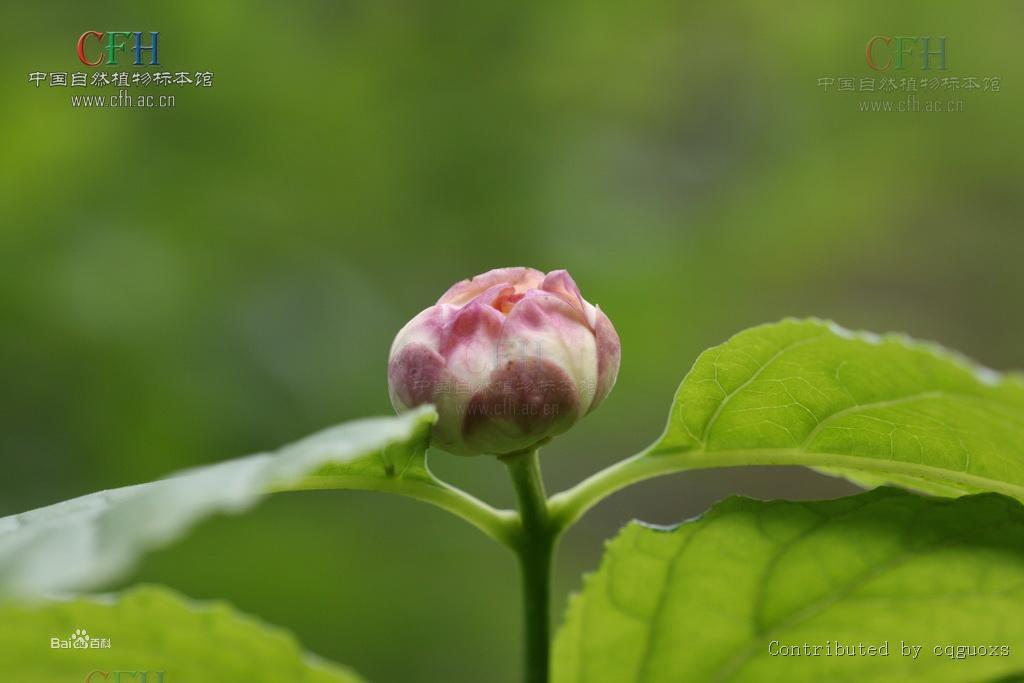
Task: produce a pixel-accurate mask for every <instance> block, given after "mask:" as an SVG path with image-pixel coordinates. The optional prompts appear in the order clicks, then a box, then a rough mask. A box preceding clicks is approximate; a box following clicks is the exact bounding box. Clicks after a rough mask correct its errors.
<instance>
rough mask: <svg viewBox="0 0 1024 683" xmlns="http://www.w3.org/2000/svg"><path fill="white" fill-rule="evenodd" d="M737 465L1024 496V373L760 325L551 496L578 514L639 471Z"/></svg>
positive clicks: (906, 342)
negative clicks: (595, 467)
mask: <svg viewBox="0 0 1024 683" xmlns="http://www.w3.org/2000/svg"><path fill="white" fill-rule="evenodd" d="M735 465H804V466H808V467H812V468H816V469H819V470H821V471H825V472H828V473H830V474H839V475H842V476H846V477H848V478H850V479H852V480H854V481H856V482H858V483H861V484H865V485H868V486H876V485H879V484H897V485H900V486H904V487H908V488H912V489H915V490H918V491H922V492H926V493H933V494H941V495H961V494H964V493H978V492H983V491H994V492H997V493H1003V494H1006V495H1009V496H1013V497H1016V498H1019V499H1024V378H1022V377H1021V376H1020V375H1001V374H999V373H996V372H994V371H992V370H989V369H987V368H982V367H979V366H977V365H975V364H973V363H971V362H970V361H968V360H966V359H965V358H963V357H962V356H959V355H957V354H955V353H953V352H951V351H947V350H944V349H942V348H940V347H938V346H936V345H934V344H927V343H922V342H916V341H913V340H910V339H908V338H906V337H904V336H900V335H888V336H881V337H880V336H877V335H872V334H869V333H863V332H860V333H854V332H850V331H848V330H844V329H843V328H841V327H839V326H837V325H835V324H833V323H827V322H823V321H820V320H785V321H782V322H780V323H776V324H772V325H762V326H760V327H755V328H752V329H749V330H746V331H744V332H741V333H739V334H737V335H736V336H734V337H733V338H732V339H730V340H728V341H727V342H725V343H724V344H721V345H719V346H715V347H712V348H710V349H708V350H707V351H705V352H704V353H702V354H701V355H700V357H699V358H698V359H697V361H696V363H695V364H694V366H693V368H692V369H691V370H690V372H689V373H688V374H687V375H686V378H685V379H684V380H683V383H682V384H681V385H680V387H679V390H678V391H677V392H676V397H675V401H674V403H673V406H672V411H671V414H670V417H669V421H668V426H667V427H666V430H665V433H664V434H663V435H662V436H661V438H660V439H659V440H658V441H656V442H655V443H654V444H653V445H652V446H651V447H650V448H648V449H647V450H646V451H644V452H643V453H640V454H638V455H637V456H634V457H633V458H631V459H629V460H626V461H624V462H622V463H620V464H619V465H617V466H616V467H614V468H611V469H610V470H608V471H605V472H602V473H599V474H598V475H595V476H594V477H592V478H591V479H590V480H588V481H586V482H583V483H582V484H580V485H578V486H577V487H576V488H575V489H571V490H569V491H567V492H564V493H562V494H559V495H558V496H556V497H555V499H554V502H553V505H554V507H555V509H556V510H557V511H558V514H561V515H563V516H564V517H566V518H568V519H569V520H570V521H571V520H572V519H575V518H576V517H578V516H579V515H580V514H582V512H583V511H584V510H586V508H588V507H589V506H591V505H593V504H594V503H596V502H597V501H598V500H600V499H601V498H603V497H604V496H606V495H608V494H609V493H610V492H612V491H614V490H616V489H618V488H621V487H622V486H624V485H625V484H627V483H629V482H631V481H637V480H640V479H645V478H649V477H652V476H657V475H660V474H665V473H668V472H677V471H682V470H688V469H695V468H706V467H730V466H735Z"/></svg>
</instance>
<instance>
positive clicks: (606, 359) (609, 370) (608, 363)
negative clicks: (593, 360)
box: [587, 307, 622, 413]
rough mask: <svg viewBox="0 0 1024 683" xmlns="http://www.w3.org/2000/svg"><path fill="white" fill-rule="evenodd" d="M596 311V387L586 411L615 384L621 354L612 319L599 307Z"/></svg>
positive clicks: (594, 406) (593, 406) (595, 404)
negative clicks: (592, 399)
mask: <svg viewBox="0 0 1024 683" xmlns="http://www.w3.org/2000/svg"><path fill="white" fill-rule="evenodd" d="M595 308H596V311H597V325H596V327H595V329H594V336H595V337H596V338H597V387H596V388H595V391H594V402H593V403H592V404H591V405H590V409H589V410H588V411H587V412H588V413H589V412H591V411H592V410H594V408H596V407H597V406H598V404H599V403H601V401H603V400H604V398H605V396H607V395H608V392H610V391H611V390H612V387H613V386H615V380H616V378H617V377H618V376H619V361H620V359H621V356H622V344H621V342H620V341H619V335H618V333H617V332H616V331H615V327H614V326H613V325H612V321H611V320H609V318H608V316H607V315H605V314H604V311H602V310H601V309H600V308H597V307H595Z"/></svg>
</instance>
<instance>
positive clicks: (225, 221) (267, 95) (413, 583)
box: [0, 0, 1024, 683]
mask: <svg viewBox="0 0 1024 683" xmlns="http://www.w3.org/2000/svg"><path fill="white" fill-rule="evenodd" d="M0 18H2V19H3V25H4V26H5V27H7V28H8V30H7V32H6V33H7V36H8V37H7V38H6V45H5V50H4V57H3V63H4V66H5V68H4V70H3V76H4V77H3V80H2V82H0V95H2V98H3V104H2V105H0V150H2V157H0V220H2V226H3V227H2V230H0V253H2V255H3V267H2V268H0V315H2V320H3V325H4V334H3V335H2V336H0V372H2V376H3V382H2V383H0V420H2V422H0V453H2V458H3V474H2V476H0V514H8V513H13V512H17V511H21V510H23V509H28V508H31V507H36V506H40V505H44V504H46V503H50V502H53V501H57V500H60V499H64V498H67V497H71V496H75V495H79V494H83V493H87V492H90V491H93V490H97V489H101V488H108V487H114V486H120V485H124V484H130V483H135V482H140V481H144V480H148V479H152V478H155V477H158V476H161V475H163V474H165V473H168V472H170V471H173V470H176V469H179V468H183V467H187V466H191V465H196V464H200V463H208V462H214V461H217V460H221V459H225V458H230V457H234V456H238V455H242V454H246V453H250V452H255V451H260V450H266V449H270V448H273V447H275V446H277V445H280V444H283V443H285V442H288V441H290V440H292V439H295V438H297V437H300V436H303V435H305V434H307V433H308V432H311V431H314V430H317V429H320V428H322V427H325V426H327V425H330V424H332V423H335V422H339V421H343V420H347V419H350V418H355V417H358V416H364V415H370V414H386V413H389V412H390V411H391V408H390V405H389V403H388V399H387V392H386V387H385V363H386V358H387V352H388V347H389V344H390V342H391V339H392V337H393V335H394V333H395V332H396V331H397V330H398V328H399V327H400V326H401V325H402V324H403V323H404V322H405V321H406V320H407V319H408V318H410V317H411V316H413V315H414V314H415V313H417V312H418V311H419V310H420V309H422V308H424V307H426V306H427V305H429V304H430V303H432V302H433V301H434V299H436V297H437V296H438V295H439V294H440V293H441V292H442V291H444V289H445V288H446V287H448V286H449V285H450V284H451V283H452V282H454V281H455V280H458V279H461V278H464V277H467V276H470V275H473V274H475V273H478V272H482V271H485V270H488V269H490V268H492V267H496V266H504V265H531V266H534V267H537V268H541V269H544V270H550V269H553V268H562V267H564V268H568V269H569V270H570V272H571V273H572V274H573V275H574V276H575V278H576V280H577V282H578V283H579V284H580V286H581V288H582V289H583V292H584V294H585V296H586V297H587V298H588V299H589V300H590V301H592V302H596V303H599V304H600V305H601V306H602V308H603V309H604V310H605V311H607V312H608V314H609V315H610V317H611V318H612V320H613V321H614V323H615V324H616V326H617V328H618V331H619V333H620V335H621V338H622V343H623V362H622V371H621V374H620V377H619V382H618V386H617V388H616V389H615V391H614V392H613V393H612V394H611V396H610V398H609V399H608V400H607V401H606V402H605V404H604V405H603V406H602V408H601V410H600V411H599V412H598V413H597V414H596V416H595V417H591V418H590V419H588V420H586V421H584V422H583V423H582V424H580V425H579V426H578V427H577V428H576V429H575V430H574V431H573V432H571V433H570V434H568V435H566V436H564V437H563V438H560V439H558V440H557V442H556V443H554V444H552V445H551V446H550V447H548V449H547V451H546V453H545V456H544V466H545V469H546V475H547V478H548V484H549V488H550V489H553V490H557V489H561V488H564V487H566V486H568V485H569V484H571V483H573V482H574V481H576V480H577V479H579V478H580V477H582V476H583V475H585V474H587V473H589V472H591V471H594V470H596V469H597V468H599V467H601V466H603V465H605V464H608V463H610V462H612V461H614V460H616V459H618V458H620V457H623V456H625V455H628V454H631V453H633V452H635V451H636V450H638V449H640V448H641V447H643V446H644V445H646V444H647V443H649V442H650V441H651V440H652V439H653V438H654V437H655V436H657V434H658V433H659V431H660V430H661V428H662V425H663V423H664V419H665V415H666V413H667V410H668V405H669V401H670V399H671V396H672V393H673V391H674V389H675V387H676V385H677V384H678V382H679V381H680V379H681V378H682V376H683V374H684V373H685V372H686V370H687V369H688V367H689V365H690V364H691V362H692V361H693V359H694V358H695V357H696V355H697V354H698V353H699V351H701V350H702V349H704V348H706V347H707V346H709V345H711V344H714V343H717V342H719V341H721V340H723V339H724V338H726V337H728V336H729V335H731V334H732V333H734V332H736V331H738V330H740V329H742V328H744V327H747V326H750V325H753V324H756V323H760V322H766V321H772V320H776V319H778V318H780V317H783V316H787V315H796V316H805V315H818V316H823V317H829V318H833V319H835V320H837V321H838V322H840V323H842V324H844V325H847V326H851V327H859V328H867V329H871V330H875V331H887V330H899V331H906V332H909V333H911V334H913V335H915V336H918V337H923V338H928V339H935V340H939V341H941V342H943V343H945V344H947V345H949V346H952V347H954V348H957V349H960V350H962V351H964V352H966V353H968V354H969V355H971V356H974V357H975V358H977V359H979V360H981V361H983V362H985V363H986V364H988V365H991V366H993V367H996V368H1009V367H1013V366H1020V365H1022V364H1024V360H1022V352H1021V340H1022V338H1024V316H1022V315H1021V314H1020V307H1021V304H1020V301H1021V297H1022V295H1024V277H1022V275H1021V271H1020V268H1021V263H1022V259H1021V257H1022V255H1024V231H1022V225H1024V197H1022V192H1021V183H1022V178H1024V133H1022V126H1021V120H1022V115H1024V95H1022V91H1021V88H1020V82H1021V76H1024V62H1022V61H1021V59H1020V54H1021V53H1020V45H1019V32H1020V28H1019V27H1020V26H1021V23H1022V20H1024V6H1022V5H1021V4H1020V3H1016V2H997V3H989V4H986V5H985V6H984V9H982V7H981V6H979V5H977V4H964V5H957V6H953V5H952V4H951V3H950V4H949V6H945V7H939V6H937V3H926V2H906V3H899V4H898V5H897V4H893V3H891V2H881V1H877V0H876V1H872V2H867V3H858V4H857V5H856V6H854V5H852V4H851V5H849V6H846V7H838V6H824V5H822V4H819V3H810V2H805V3H799V4H798V5H787V6H786V11H782V10H781V6H777V5H771V4H768V3H758V2H749V1H743V2H734V3H720V4H718V5H714V6H711V5H708V4H706V3H680V2H669V1H666V0H641V1H640V2H632V3H615V2H603V1H599V2H594V1H589V2H576V1H571V2H561V3H530V2H528V3H521V2H520V3H512V2H493V3H468V2H467V3H457V2H447V1H444V0H442V1H438V2H431V3H416V2H393V1H377V2H311V1H309V0H299V1H297V2H292V3H287V4H285V3H271V2H265V1H264V2H245V3H241V2H227V3H206V2H196V1H189V2H178V3H167V4H164V5H163V6H161V7H142V6H141V5H140V4H139V3H128V2H112V1H109V0H102V1H96V2H91V3H80V2H70V1H68V2H45V3H44V2H38V3H17V4H15V3H6V4H5V5H4V7H3V9H0ZM86 30H99V31H105V30H131V31H134V30H140V31H151V30H153V31H160V57H161V61H162V62H163V64H164V66H165V68H166V69H167V70H169V71H176V70H191V71H195V70H209V71H213V72H214V73H215V80H214V86H213V87H212V88H210V89H205V90H198V89H192V90H189V89H186V90H183V91H175V92H176V94H178V95H179V96H178V101H177V106H176V108H174V109H162V110H160V109H152V110H137V109H136V110H110V109H105V110H83V109H73V108H72V107H71V106H70V103H69V92H68V91H67V90H61V89H56V88H54V89H50V88H47V87H45V86H44V87H42V88H39V89H37V88H34V87H32V86H31V85H30V84H29V83H28V81H27V75H28V73H29V72H32V71H44V72H49V71H76V70H84V69H82V67H81V66H80V65H79V64H78V62H77V60H76V58H75V53H74V45H75V41H76V40H77V37H78V36H79V35H80V34H81V33H82V32H83V31H86ZM876 34H882V35H918V36H947V38H948V43H947V60H948V66H949V71H948V75H955V76H959V77H965V76H977V77H984V76H999V77H1001V79H1002V90H1001V92H997V93H992V92H987V93H985V92H970V93H966V94H962V95H958V96H957V97H962V98H963V99H964V100H965V111H963V112H959V113H925V112H920V113H895V112H890V113H864V112H860V111H858V110H857V109H858V107H857V102H858V100H859V99H861V97H860V96H859V95H858V94H856V93H831V92H830V93H823V92H822V90H821V89H820V88H819V87H818V86H817V80H818V78H819V77H825V76H833V77H838V76H855V77H858V78H859V77H862V76H879V74H875V73H873V72H871V71H870V70H869V69H868V67H867V65H866V64H865V61H864V46H865V43H866V42H867V40H868V39H869V38H870V37H871V36H873V35H876ZM897 75H898V74H897ZM907 75H920V72H917V71H916V68H915V69H914V70H912V71H911V72H908V74H907ZM875 96H876V97H878V96H879V94H878V93H875ZM891 97H895V96H891ZM432 464H433V467H434V469H435V470H436V471H437V472H439V473H440V474H442V475H444V476H446V477H448V478H449V479H450V480H452V481H454V482H456V483H458V484H461V485H464V486H467V487H471V488H472V489H473V490H474V491H476V492H478V493H479V494H480V495H481V497H483V498H485V499H487V500H489V501H491V502H494V503H495V504H502V505H511V504H512V496H511V492H510V490H509V487H508V485H507V482H506V480H505V475H504V472H503V471H502V470H503V468H501V467H500V466H499V465H498V464H496V463H495V462H494V461H493V460H491V459H489V458H477V459H455V458H453V457H451V456H447V455H444V454H438V455H437V457H434V458H433V460H432ZM852 490H854V489H853V487H852V486H851V485H849V484H846V483H844V482H841V481H838V480H831V479H826V478H824V477H821V476H818V475H815V474H811V473H809V472H804V471H801V470H792V469H787V470H783V469H776V470H768V469H758V470H744V471H719V472H697V473H690V474H686V475H679V476H676V477H672V478H669V479H667V480H664V481H658V482H653V483H648V484H645V485H642V486H639V487H637V488H635V489H632V490H630V491H628V492H625V493H622V494H619V495H618V496H616V497H615V498H614V499H612V500H611V501H609V502H608V503H605V504H604V505H603V506H601V507H600V508H599V509H597V510H595V512H594V513H593V514H592V515H591V516H590V517H588V518H587V519H586V520H585V521H584V522H583V523H582V524H581V525H580V526H579V527H578V528H576V529H575V530H573V531H572V532H571V533H570V535H569V536H568V537H567V538H566V539H565V541H564V543H563V546H562V549H561V553H560V556H559V566H558V574H557V589H558V591H557V596H558V597H557V600H558V602H557V604H556V611H557V612H559V613H560V612H561V610H562V609H563V606H564V599H565V596H566V594H567V593H568V592H569V591H570V590H573V589H574V588H576V587H578V586H579V581H580V579H579V576H580V574H581V573H582V572H583V571H586V570H589V569H592V568H594V567H595V566H596V563H597V561H598V558H599V556H600V552H601V547H602V541H603V539H605V538H607V537H608V536H610V535H611V534H612V533H614V531H615V530H616V529H617V528H618V527H619V526H621V525H622V524H623V523H624V522H625V521H627V520H628V519H630V518H632V517H639V518H642V519H645V520H648V521H652V522H676V521H679V520H681V519H684V518H686V517H689V516H692V515H695V514H698V513H699V512H701V511H702V510H703V509H705V508H706V507H707V506H708V505H709V504H710V503H711V502H712V501H714V500H716V499H719V498H721V497H723V496H725V495H728V494H730V493H734V492H741V493H746V494H749V495H755V496H760V497H790V498H813V497H830V496H836V495H842V494H844V493H846V492H849V491H852ZM135 581H156V582H161V583H165V584H168V585H170V586H172V587H174V588H177V589H179V590H180V591H182V592H184V593H185V594H187V595H190V596H193V597H197V598H208V597H211V598H212V597H223V598H226V599H228V600H230V601H231V602H233V603H234V604H236V605H237V606H239V607H240V608H242V609H243V610H245V611H248V612H250V613H253V614H256V615H258V616H260V617H262V618H264V619H266V620H268V621H270V622H272V623H275V624H279V625H282V626H285V627H288V628H290V629H292V630H293V631H294V632H295V633H296V634H297V635H298V637H299V638H300V639H301V640H302V642H303V643H304V644H305V645H306V646H307V647H308V648H309V649H311V650H312V651H314V652H316V653H318V654H320V655H323V656H325V657H328V658H331V659H335V660H337V661H340V662H343V663H345V664H348V665H351V666H353V667H354V668H356V669H357V670H359V671H361V672H362V673H364V674H365V675H367V676H368V677H370V678H371V679H372V680H376V681H408V682H419V681H423V682H426V681H431V682H434V681H488V682H490V683H504V682H506V681H513V680H516V679H517V676H518V629H519V610H518V602H517V600H518V581H517V577H516V573H515V567H514V562H513V560H512V557H511V555H508V554H507V553H506V551H505V550H503V549H501V548H498V547H497V546H495V545H493V544H491V543H489V542H488V541H487V540H486V539H485V538H484V537H483V536H482V535H480V534H479V533H478V532H477V531H475V530H474V529H472V528H470V527H468V526H466V525H465V524H463V523H462V522H460V521H458V520H456V519H454V518H450V517H448V516H447V515H445V514H444V513H442V512H439V511H436V510H434V509H432V508H428V507H425V506H422V505H420V504H418V503H414V502H409V501H405V500H399V499H392V498H387V497H381V496H378V495H371V494H365V493H359V492H354V493H349V492H336V493H311V494H288V495H282V496H279V497H277V498H275V499H273V500H271V501H269V502H267V503H266V504H264V505H262V506H261V507H260V508H259V509H258V510H257V511H256V512H255V513H252V514H249V515H246V516H243V517H236V518H220V519H217V520H215V521H212V522H209V523H206V524H204V525H203V526H202V527H201V528H200V529H199V531H198V532H197V533H196V534H195V535H194V536H192V537H191V538H189V539H188V540H185V541H183V542H181V543H178V544H176V545H175V546H173V547H171V548H170V549H168V550H165V551H162V552H159V553H157V554H155V555H153V556H151V557H150V558H149V559H148V560H146V561H145V563H144V564H143V565H142V566H141V567H140V568H139V570H138V571H137V572H136V573H135V575H134V576H132V577H131V578H130V579H129V580H128V581H126V583H131V582H135Z"/></svg>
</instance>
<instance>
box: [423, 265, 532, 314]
mask: <svg viewBox="0 0 1024 683" xmlns="http://www.w3.org/2000/svg"><path fill="white" fill-rule="evenodd" d="M543 281H544V273H542V272H540V271H539V270H535V269H533V268H523V267H521V266H520V267H514V268H495V269H494V270H489V271H487V272H486V273H482V274H480V275H477V276H476V277H472V278H470V279H468V280H462V281H461V282H456V283H455V284H454V285H452V286H451V287H449V288H448V291H447V292H445V293H444V294H442V295H441V298H440V299H438V300H437V303H439V304H453V305H456V306H462V305H464V304H467V303H469V302H470V301H472V300H473V299H475V298H476V297H477V296H478V295H480V294H481V293H483V292H485V291H486V290H488V289H490V288H491V287H494V286H495V285H501V284H507V285H510V286H512V287H514V288H515V290H516V291H517V292H520V293H522V292H525V291H527V290H529V289H534V288H536V287H539V286H540V283H541V282H543Z"/></svg>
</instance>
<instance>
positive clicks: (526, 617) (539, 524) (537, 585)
mask: <svg viewBox="0 0 1024 683" xmlns="http://www.w3.org/2000/svg"><path fill="white" fill-rule="evenodd" d="M501 459H502V461H503V462H504V463H505V464H506V465H507V466H508V471H509V475H510V476H511V477H512V486H513V487H514V488H515V491H516V498H517V499H518V502H519V518H520V529H519V534H518V537H517V539H516V543H515V544H514V545H513V546H512V548H513V550H514V551H515V553H516V555H517V557H518V558H519V567H520V571H521V574H522V586H523V608H524V609H523V634H524V638H523V642H524V653H523V654H524V660H523V662H524V667H523V668H524V680H525V681H526V683H547V681H548V670H549V666H550V663H549V662H550V646H551V560H552V556H553V554H554V549H555V544H556V542H557V540H558V534H559V531H560V529H559V527H558V526H556V525H555V524H554V520H552V518H551V515H550V514H549V513H548V503H547V496H546V494H545V492H544V481H543V479H542V478H541V474H540V459H539V457H538V455H537V450H536V449H534V450H530V451H525V452H523V453H517V454H513V455H507V456H504V457H503V458H501Z"/></svg>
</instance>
